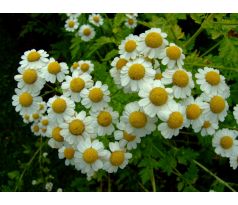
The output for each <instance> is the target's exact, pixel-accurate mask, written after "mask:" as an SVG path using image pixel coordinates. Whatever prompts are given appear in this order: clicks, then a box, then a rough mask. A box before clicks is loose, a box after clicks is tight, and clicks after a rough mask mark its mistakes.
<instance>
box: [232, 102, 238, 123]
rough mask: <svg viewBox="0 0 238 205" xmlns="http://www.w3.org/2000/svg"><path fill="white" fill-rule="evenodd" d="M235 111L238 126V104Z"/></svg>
mask: <svg viewBox="0 0 238 205" xmlns="http://www.w3.org/2000/svg"><path fill="white" fill-rule="evenodd" d="M233 109H234V111H233V116H234V118H235V120H236V123H237V124H238V104H237V105H236V106H235V107H234V108H233Z"/></svg>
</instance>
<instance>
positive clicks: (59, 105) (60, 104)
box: [52, 98, 67, 113]
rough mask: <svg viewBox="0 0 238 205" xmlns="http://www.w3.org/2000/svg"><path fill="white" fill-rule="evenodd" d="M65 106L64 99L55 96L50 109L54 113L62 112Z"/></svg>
mask: <svg viewBox="0 0 238 205" xmlns="http://www.w3.org/2000/svg"><path fill="white" fill-rule="evenodd" d="M66 107H67V104H66V101H65V100H64V99H63V98H57V99H56V100H55V101H54V102H53V103H52V109H53V110H54V112H56V113H63V112H64V111H65V109H66Z"/></svg>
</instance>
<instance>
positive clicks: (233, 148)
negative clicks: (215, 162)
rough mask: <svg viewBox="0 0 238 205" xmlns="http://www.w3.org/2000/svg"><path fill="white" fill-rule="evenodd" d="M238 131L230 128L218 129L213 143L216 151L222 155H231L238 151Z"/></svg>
mask: <svg viewBox="0 0 238 205" xmlns="http://www.w3.org/2000/svg"><path fill="white" fill-rule="evenodd" d="M237 134H238V132H237V131H234V130H229V129H221V130H218V131H217V132H216V133H215V135H214V137H213V139H212V145H213V147H214V148H215V152H216V154H218V155H221V156H222V157H231V156H232V155H233V154H234V153H237V151H238V140H237V139H236V137H237Z"/></svg>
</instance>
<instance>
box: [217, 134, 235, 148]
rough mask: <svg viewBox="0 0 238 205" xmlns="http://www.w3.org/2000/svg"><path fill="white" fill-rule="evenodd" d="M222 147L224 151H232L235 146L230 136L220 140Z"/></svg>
mask: <svg viewBox="0 0 238 205" xmlns="http://www.w3.org/2000/svg"><path fill="white" fill-rule="evenodd" d="M220 145H221V147H222V148H223V149H230V148H231V147H232V145H233V138H232V137H230V136H224V137H222V138H221V140H220Z"/></svg>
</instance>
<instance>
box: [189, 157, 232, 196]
mask: <svg viewBox="0 0 238 205" xmlns="http://www.w3.org/2000/svg"><path fill="white" fill-rule="evenodd" d="M193 162H194V163H195V164H196V165H198V166H199V167H200V168H202V169H203V170H204V171H205V172H207V173H208V174H210V175H211V176H213V177H214V178H215V179H216V180H217V181H218V182H220V183H221V184H223V185H224V186H225V187H227V188H228V189H230V190H231V191H233V192H236V190H235V189H233V188H232V187H231V186H230V185H229V184H228V183H227V182H225V181H224V180H223V179H221V178H220V177H218V176H217V175H215V174H213V173H212V172H211V171H210V170H209V169H207V168H206V167H205V166H203V165H202V164H200V163H199V162H198V161H196V160H193Z"/></svg>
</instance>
